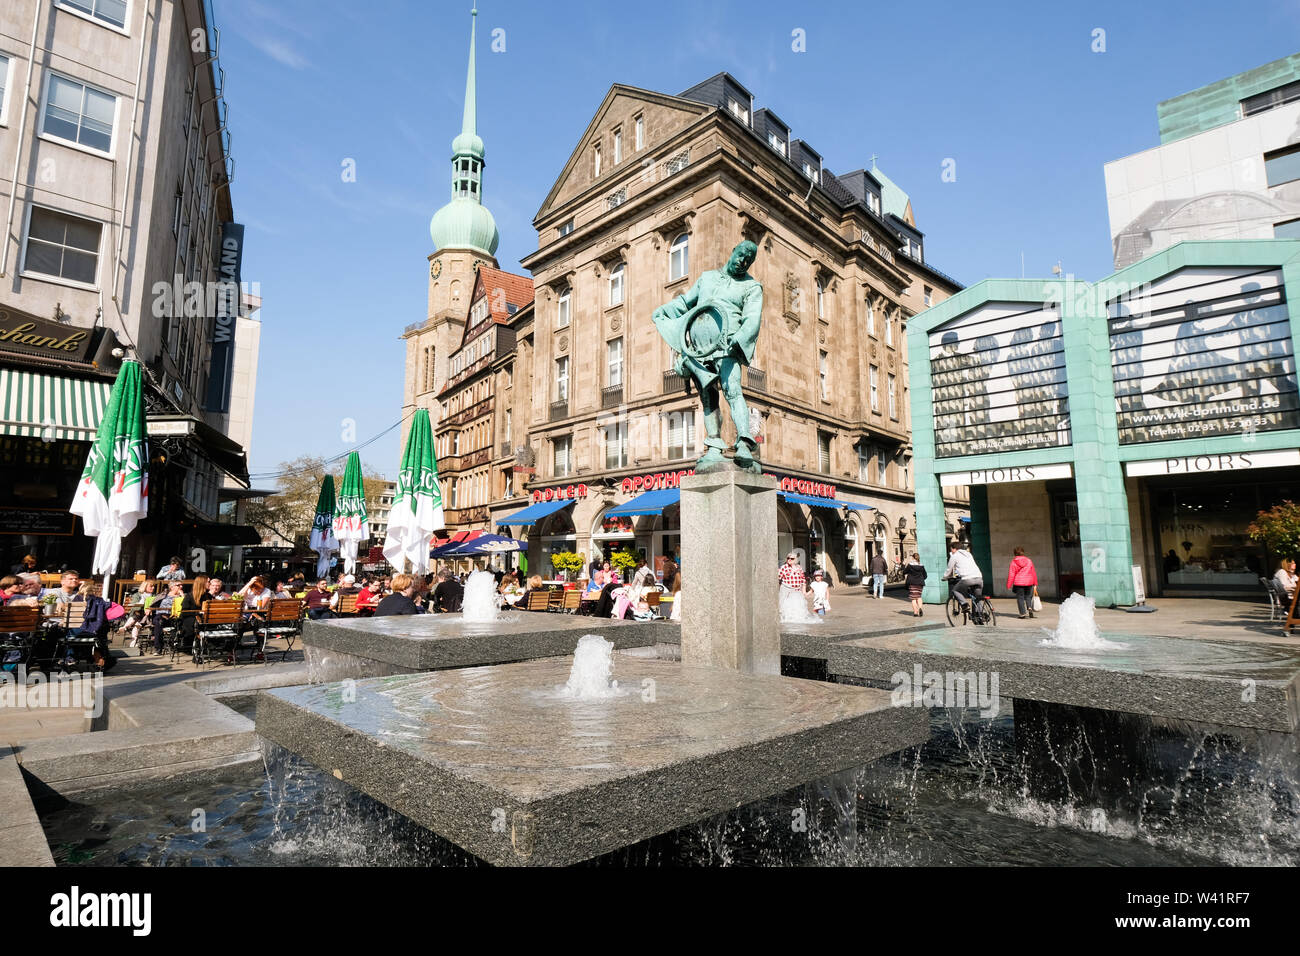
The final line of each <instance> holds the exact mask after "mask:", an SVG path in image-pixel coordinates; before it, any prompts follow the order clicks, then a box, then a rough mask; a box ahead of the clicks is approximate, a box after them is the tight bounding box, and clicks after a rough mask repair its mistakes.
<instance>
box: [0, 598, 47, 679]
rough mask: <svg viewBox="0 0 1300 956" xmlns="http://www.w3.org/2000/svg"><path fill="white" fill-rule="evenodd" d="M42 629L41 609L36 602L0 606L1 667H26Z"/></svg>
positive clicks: (13, 669) (11, 669)
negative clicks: (15, 605) (14, 605)
mask: <svg viewBox="0 0 1300 956" xmlns="http://www.w3.org/2000/svg"><path fill="white" fill-rule="evenodd" d="M40 629H41V609H40V608H39V607H37V606H36V605H35V604H32V605H20V606H17V607H0V667H3V668H4V669H5V670H9V671H17V670H18V667H19V666H20V665H21V666H23V667H26V666H27V662H28V660H29V659H30V658H31V656H32V650H33V649H34V648H35V646H36V636H37V634H38V632H39V631H40Z"/></svg>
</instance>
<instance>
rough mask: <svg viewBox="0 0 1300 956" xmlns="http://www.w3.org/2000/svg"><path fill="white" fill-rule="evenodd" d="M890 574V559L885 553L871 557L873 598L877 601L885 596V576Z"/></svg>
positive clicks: (878, 553)
mask: <svg viewBox="0 0 1300 956" xmlns="http://www.w3.org/2000/svg"><path fill="white" fill-rule="evenodd" d="M888 574H889V559H888V558H887V557H885V555H884V552H881V551H877V552H876V553H875V554H873V555H872V556H871V596H872V597H873V598H875V599H876V600H877V601H878V600H880V599H881V598H883V597H884V596H885V576H886V575H888Z"/></svg>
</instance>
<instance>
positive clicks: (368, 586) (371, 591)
mask: <svg viewBox="0 0 1300 956" xmlns="http://www.w3.org/2000/svg"><path fill="white" fill-rule="evenodd" d="M379 589H380V585H378V584H372V583H371V582H370V581H366V582H365V584H363V585H362V587H361V590H360V591H358V592H357V610H358V611H366V610H369V611H373V610H374V609H375V608H376V606H377V605H378V604H379V599H380V598H381V597H382V595H381V594H380V593H378V592H379Z"/></svg>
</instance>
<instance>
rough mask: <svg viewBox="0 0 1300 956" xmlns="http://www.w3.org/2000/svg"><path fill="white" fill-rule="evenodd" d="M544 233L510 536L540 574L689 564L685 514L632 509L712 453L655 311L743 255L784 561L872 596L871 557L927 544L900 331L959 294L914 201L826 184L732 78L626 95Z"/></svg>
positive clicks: (755, 401) (566, 179)
mask: <svg viewBox="0 0 1300 956" xmlns="http://www.w3.org/2000/svg"><path fill="white" fill-rule="evenodd" d="M534 225H535V227H536V228H537V232H538V248H537V251H536V252H534V253H532V254H531V255H529V256H527V257H526V258H525V259H524V260H523V265H524V267H525V268H526V269H528V270H530V271H531V272H532V273H533V277H534V281H535V284H536V291H537V297H536V300H535V305H534V313H533V316H532V319H531V322H530V323H529V326H528V328H527V329H521V331H520V335H519V339H518V343H517V344H518V351H519V355H520V359H521V364H523V360H524V359H525V358H526V364H527V366H528V368H529V369H530V370H531V374H530V377H529V383H530V385H531V394H530V395H526V394H522V393H521V394H517V395H516V396H515V398H514V400H513V401H514V406H515V408H516V411H515V412H514V422H513V427H514V428H515V429H516V431H523V430H526V434H527V445H528V449H527V454H526V455H525V457H528V458H529V459H530V460H532V461H535V467H536V475H535V476H533V479H532V480H531V481H530V482H529V485H528V490H529V492H530V494H531V499H532V500H533V502H534V503H535V504H536V505H537V506H538V508H537V509H536V510H530V511H529V512H528V513H527V514H524V515H522V516H520V517H519V520H518V521H516V522H513V523H511V522H509V521H507V525H506V526H507V527H510V528H511V529H512V530H513V531H514V532H515V533H526V534H528V536H529V540H530V546H529V557H530V567H532V568H534V569H536V570H540V571H542V572H543V573H546V572H547V571H548V570H549V562H548V561H546V560H545V558H546V556H547V555H548V554H549V553H552V552H554V551H556V550H574V549H576V550H579V551H582V552H584V553H585V554H587V555H588V556H589V557H592V556H595V555H596V554H597V553H602V554H607V553H608V552H609V551H610V550H611V549H616V548H620V547H623V546H631V547H633V548H640V549H644V550H646V551H647V553H648V554H649V555H650V556H652V558H656V559H657V558H660V557H662V556H665V555H669V556H671V555H673V554H674V553H675V551H676V547H677V544H678V540H679V539H678V536H677V520H678V516H677V513H676V509H677V506H676V505H674V504H671V503H669V504H668V505H666V506H662V505H661V506H660V507H659V509H658V510H657V511H656V510H649V511H647V508H650V507H651V506H653V505H654V504H655V503H656V502H657V501H658V499H656V500H655V501H647V502H643V503H642V504H644V505H646V507H641V506H639V505H633V506H632V507H631V508H630V509H622V508H619V507H618V506H620V505H626V504H627V503H628V502H629V501H631V500H632V499H635V498H637V497H638V496H639V495H640V494H641V493H642V492H644V491H646V490H656V489H658V490H671V488H673V487H675V486H676V483H677V482H678V481H679V480H680V477H681V475H682V473H684V472H689V469H690V468H691V467H692V465H693V463H694V461H695V459H696V458H697V457H698V455H699V454H700V453H701V452H702V450H703V449H702V445H701V442H702V438H703V425H702V421H700V420H699V414H698V410H697V405H698V400H697V399H695V398H694V397H691V396H688V395H687V394H686V393H685V392H684V390H683V385H684V383H683V382H682V381H681V379H679V378H678V377H677V376H675V375H673V374H672V373H671V372H666V371H665V369H671V367H672V356H671V355H670V354H669V349H668V346H667V345H666V344H665V343H664V342H663V340H662V339H661V338H660V337H659V335H658V333H657V332H656V330H655V328H654V325H653V323H652V322H651V320H650V316H651V312H652V311H653V310H654V309H655V308H656V307H657V306H659V305H661V304H663V303H665V302H667V301H669V300H670V299H672V298H673V297H674V296H676V295H678V294H680V293H683V292H685V291H686V290H687V289H689V288H690V286H691V285H692V283H694V281H695V280H696V279H697V278H698V277H699V275H700V273H701V272H702V271H703V270H706V269H716V268H720V267H721V266H722V265H723V263H725V261H726V259H727V257H728V255H729V253H730V251H731V249H732V247H733V246H735V244H736V243H737V242H739V241H741V240H742V239H751V240H753V241H754V242H756V243H757V244H758V247H759V253H758V259H757V261H756V263H755V264H754V266H753V268H752V269H751V274H752V275H753V276H754V277H755V278H757V279H759V280H760V281H761V282H762V283H763V287H764V292H765V302H764V312H763V328H762V333H761V336H760V338H759V342H758V349H757V352H756V357H755V363H754V367H751V368H749V369H748V370H747V372H746V376H745V382H744V385H745V391H746V395H747V399H748V401H749V403H750V406H751V408H752V409H753V415H754V425H755V426H756V428H757V432H756V433H757V434H758V435H759V436H761V441H762V444H761V446H760V447H761V454H762V459H763V463H764V466H765V468H766V470H768V471H769V472H771V473H773V474H775V475H777V476H778V477H780V478H781V479H782V489H783V492H784V493H786V494H787V495H788V497H784V498H783V501H782V504H781V509H780V514H779V516H778V529H779V534H780V536H781V540H780V542H779V547H780V548H781V549H782V552H783V553H784V551H785V550H788V549H790V548H798V549H801V550H804V551H805V553H806V560H807V562H808V564H810V565H818V566H821V567H824V568H826V569H827V570H828V571H830V572H831V573H832V576H833V577H834V578H835V579H836V580H839V579H848V580H857V579H858V577H859V575H860V572H861V569H862V568H864V567H865V565H866V562H867V561H868V560H869V558H870V556H871V554H872V553H873V552H874V551H876V550H883V551H884V552H885V553H886V554H887V555H888V556H890V557H891V558H892V559H897V558H898V557H899V555H900V553H901V551H902V550H903V549H904V548H908V547H910V545H911V544H912V543H914V540H915V539H914V532H913V530H912V529H913V527H914V519H913V500H912V476H911V454H912V452H911V444H910V434H911V422H910V420H909V411H908V409H909V404H910V403H909V401H908V395H907V352H906V337H905V334H904V332H905V328H906V323H907V320H908V319H909V318H910V317H911V316H912V315H913V314H915V313H916V312H919V311H921V310H922V309H924V308H927V307H929V306H930V305H933V304H937V303H938V302H940V301H942V300H943V299H945V298H947V297H948V296H950V295H952V294H953V293H954V292H956V291H957V290H958V289H960V286H959V285H958V283H956V282H955V281H954V280H953V279H951V278H949V277H948V276H946V275H944V274H943V273H942V272H939V271H937V270H935V269H934V268H932V267H931V266H929V265H928V264H927V263H926V261H925V254H924V235H923V234H922V233H921V232H920V230H919V229H918V228H917V225H916V222H915V219H914V216H913V211H912V209H911V205H910V202H909V201H908V199H907V196H906V194H905V193H903V191H902V190H901V189H899V188H898V187H897V186H896V185H895V184H894V183H893V182H891V181H890V180H889V179H888V178H887V177H885V175H884V174H883V173H881V172H880V171H879V169H877V168H876V167H875V164H874V163H873V164H872V168H871V169H869V170H868V169H859V170H856V171H854V172H852V173H845V174H841V175H838V176H837V175H835V174H833V173H832V172H831V171H830V170H829V169H828V168H826V165H825V162H824V161H823V159H822V157H821V156H820V154H818V153H817V152H816V151H815V150H813V149H812V148H811V147H810V146H809V145H808V144H807V143H806V142H804V141H802V140H799V139H792V138H791V132H790V129H789V128H788V127H787V126H785V124H784V123H783V122H782V121H781V120H780V119H779V118H777V117H776V116H775V114H773V113H772V112H771V111H770V110H766V109H760V110H757V111H756V110H754V108H753V97H752V95H751V94H750V93H749V92H748V91H747V90H746V89H745V88H744V87H743V86H741V85H740V84H739V83H738V82H737V81H736V80H735V79H734V78H733V77H731V76H730V75H728V74H726V73H721V74H718V75H717V76H715V77H712V78H711V79H709V80H706V81H705V82H703V83H701V84H699V85H698V86H695V87H692V88H691V89H689V90H687V91H686V92H685V93H683V94H681V95H680V96H670V95H665V94H662V93H657V92H653V91H650V90H643V89H637V88H635V87H630V86H625V85H622V84H617V85H615V86H613V87H612V88H611V89H610V91H609V92H608V94H606V96H605V98H604V101H603V102H602V103H601V104H600V107H599V108H598V109H597V111H596V113H595V116H594V117H593V119H592V121H591V123H590V124H589V126H588V127H587V129H586V130H585V131H584V132H583V134H582V136H581V138H580V139H579V141H578V143H577V146H576V147H575V149H574V150H573V153H572V155H571V156H570V158H569V160H568V162H567V163H566V164H565V166H564V168H563V170H562V171H561V172H560V174H559V176H558V177H557V179H556V181H555V185H554V186H553V188H552V189H551V191H550V193H549V194H548V195H547V197H546V198H545V200H544V202H543V203H542V206H541V208H540V209H539V210H538V213H537V216H536V218H535V220H534ZM723 437H724V438H729V437H731V436H728V435H727V434H726V432H725V431H724V436H723ZM667 497H668V498H671V495H668V496H667ZM950 504H951V506H952V508H953V518H954V521H955V518H956V512H957V511H958V510H960V508H961V507H962V501H961V499H959V498H953V499H952V500H951V502H950ZM618 511H624V513H623V514H618V513H611V512H618Z"/></svg>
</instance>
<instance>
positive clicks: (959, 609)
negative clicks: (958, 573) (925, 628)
mask: <svg viewBox="0 0 1300 956" xmlns="http://www.w3.org/2000/svg"><path fill="white" fill-rule="evenodd" d="M954 583H955V582H953V581H949V582H948V603H947V604H946V605H945V606H944V611H945V612H947V615H948V626H949V627H957V626H958V625H962V626H964V625H966V624H967V623H970V624H975V625H984V626H988V627H996V626H997V623H998V616H997V613H996V612H995V611H994V610H993V602H992V601H990V600H989V599H988V597H987V596H986V595H985V594H984V587H983V585H979V586H977V587H974V588H971V599H970V600H969V601H967V602H965V603H963V602H962V601H961V600H959V599H958V597H957V595H956V594H955V593H954V592H953V589H952V587H953V584H954Z"/></svg>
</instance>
